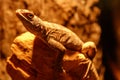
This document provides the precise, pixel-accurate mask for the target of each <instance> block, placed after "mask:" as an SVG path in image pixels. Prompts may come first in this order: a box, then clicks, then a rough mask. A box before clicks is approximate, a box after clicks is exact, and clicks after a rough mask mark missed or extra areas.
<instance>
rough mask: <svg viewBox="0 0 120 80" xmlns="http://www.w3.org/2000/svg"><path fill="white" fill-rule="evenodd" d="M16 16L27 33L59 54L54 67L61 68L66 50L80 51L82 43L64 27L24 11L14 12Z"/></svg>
mask: <svg viewBox="0 0 120 80" xmlns="http://www.w3.org/2000/svg"><path fill="white" fill-rule="evenodd" d="M16 15H17V17H18V18H19V19H20V20H21V22H22V23H23V25H24V26H25V28H26V29H27V30H28V31H29V32H31V33H33V34H34V35H36V36H37V37H39V38H40V39H41V40H43V41H44V42H45V43H46V44H47V45H49V47H52V48H53V49H55V50H58V51H59V52H60V54H59V55H58V60H57V62H56V66H58V68H59V69H60V68H61V62H62V58H63V55H64V53H65V51H66V50H67V49H68V50H73V51H81V49H82V46H83V44H84V43H83V42H82V41H81V39H80V38H79V37H78V36H77V35H76V34H75V33H74V32H72V31H71V30H69V29H67V28H65V27H64V26H62V25H58V24H55V23H50V22H47V21H43V20H41V19H40V18H39V17H37V16H36V15H34V13H33V12H31V11H29V10H26V9H18V10H16ZM84 49H86V48H83V51H84ZM86 52H87V51H86Z"/></svg>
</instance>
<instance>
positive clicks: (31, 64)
mask: <svg viewBox="0 0 120 80" xmlns="http://www.w3.org/2000/svg"><path fill="white" fill-rule="evenodd" d="M11 50H12V53H13V55H12V56H11V57H10V58H8V60H7V72H8V73H9V75H10V76H11V77H12V80H97V79H98V74H97V73H96V69H95V67H94V65H93V63H92V61H91V60H89V59H88V58H85V56H84V55H83V54H80V53H79V52H71V51H68V52H67V53H66V55H65V56H64V58H63V69H64V70H63V73H57V72H56V71H55V70H54V68H53V67H55V66H54V63H55V60H56V58H57V55H58V53H57V52H56V51H54V50H53V49H51V48H49V47H48V46H47V45H46V44H45V43H43V42H42V41H41V40H40V39H38V38H37V37H35V36H34V35H33V34H31V33H29V32H26V33H23V34H22V35H20V36H18V37H17V38H16V39H15V40H14V42H13V44H12V46H11ZM89 63H92V65H91V66H90V69H88V73H87V68H88V66H89ZM86 73H87V78H84V76H85V75H86Z"/></svg>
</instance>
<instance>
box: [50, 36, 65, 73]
mask: <svg viewBox="0 0 120 80" xmlns="http://www.w3.org/2000/svg"><path fill="white" fill-rule="evenodd" d="M48 44H49V45H50V46H52V47H53V48H54V49H57V50H58V51H59V54H58V57H57V60H56V62H55V70H56V71H57V72H62V59H63V56H64V53H65V51H66V48H65V47H64V46H63V45H62V44H61V43H60V42H58V41H56V40H55V39H53V38H50V39H49V40H48Z"/></svg>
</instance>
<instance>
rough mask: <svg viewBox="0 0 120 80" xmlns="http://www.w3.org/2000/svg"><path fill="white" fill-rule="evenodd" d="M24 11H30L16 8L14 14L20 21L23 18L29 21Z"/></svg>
mask: <svg viewBox="0 0 120 80" xmlns="http://www.w3.org/2000/svg"><path fill="white" fill-rule="evenodd" d="M26 13H30V11H28V10H25V9H17V10H16V15H17V16H18V18H19V19H20V20H21V21H23V20H24V19H25V21H28V22H29V20H28V19H27V17H25V16H24V14H26Z"/></svg>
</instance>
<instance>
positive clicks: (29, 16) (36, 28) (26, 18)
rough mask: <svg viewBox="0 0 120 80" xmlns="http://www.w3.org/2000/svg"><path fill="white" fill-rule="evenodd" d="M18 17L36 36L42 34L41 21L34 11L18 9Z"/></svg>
mask: <svg viewBox="0 0 120 80" xmlns="http://www.w3.org/2000/svg"><path fill="white" fill-rule="evenodd" d="M16 15H17V17H18V18H19V19H20V20H21V22H22V23H23V25H24V26H25V28H26V29H27V30H28V31H30V32H31V33H33V34H35V35H37V34H39V33H40V31H41V29H42V26H40V22H41V20H40V18H39V17H37V16H36V15H35V14H34V13H33V12H32V11H29V10H26V9H17V10H16Z"/></svg>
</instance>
